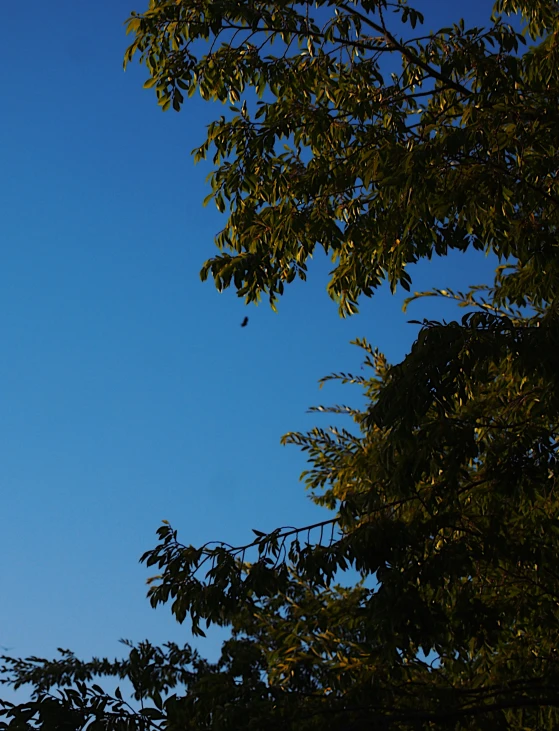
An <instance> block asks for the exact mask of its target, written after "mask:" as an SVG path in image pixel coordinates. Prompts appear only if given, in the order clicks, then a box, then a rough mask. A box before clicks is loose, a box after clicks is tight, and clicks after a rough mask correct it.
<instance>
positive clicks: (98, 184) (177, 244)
mask: <svg viewBox="0 0 559 731" xmlns="http://www.w3.org/2000/svg"><path fill="white" fill-rule="evenodd" d="M451 5H452V4H451V3H447V2H443V1H442V0H430V1H429V2H426V1H424V2H421V1H419V2H417V3H416V6H417V7H418V8H419V9H422V10H424V11H425V13H426V15H427V23H426V25H427V27H428V28H434V27H435V26H439V25H443V24H447V23H448V22H449V21H452V20H455V19H456V17H455V16H453V15H452V13H453V9H452V8H451V7H450V6H451ZM144 8H145V2H141V1H140V0H138V1H137V2H136V3H135V2H134V0H98V1H97V2H91V0H87V2H86V0H55V2H51V3H46V2H44V0H28V1H27V2H25V3H22V2H15V3H8V4H7V5H6V6H5V7H4V8H3V10H2V20H3V26H4V28H5V33H4V36H3V41H2V54H3V64H2V71H1V74H2V97H3V110H4V111H3V113H2V118H1V122H0V124H1V129H2V145H1V148H0V149H1V151H0V155H1V167H0V170H1V177H0V186H1V197H0V205H1V216H0V257H1V258H0V333H1V335H2V351H1V358H0V394H1V395H0V398H1V409H0V488H1V499H2V508H1V510H0V520H1V531H0V581H1V585H2V601H1V602H0V645H5V646H8V647H10V648H12V650H11V652H12V653H13V654H17V655H19V656H25V655H28V654H38V655H43V656H49V655H52V654H53V653H54V652H55V650H56V648H57V647H59V646H61V647H68V648H72V649H74V650H75V651H76V653H78V654H79V655H81V656H84V657H88V656H90V655H92V654H97V655H104V654H108V655H114V654H120V646H119V645H118V639H119V638H121V637H126V638H130V639H132V640H141V639H144V638H149V639H151V640H152V641H153V642H163V641H165V640H167V639H173V640H177V641H189V640H190V638H191V636H190V632H189V628H188V626H187V623H185V625H183V626H182V627H181V626H179V625H177V624H176V623H175V622H174V621H173V619H172V617H171V615H170V611H169V609H168V608H162V609H161V610H157V611H154V610H152V609H151V608H150V606H149V604H148V602H147V601H146V600H145V591H146V586H145V579H146V577H147V576H148V575H149V570H146V569H145V568H144V567H142V566H140V565H139V563H138V558H139V556H140V555H141V554H142V553H143V552H144V551H145V550H147V549H149V548H151V547H153V546H154V545H155V535H154V532H155V530H156V528H157V527H158V525H159V524H160V521H161V519H163V518H166V519H169V520H170V521H171V522H172V523H173V525H174V526H175V527H177V528H178V529H179V531H180V537H181V539H182V540H183V541H184V542H187V543H190V542H192V543H194V544H199V543H202V542H205V541H207V540H210V539H215V538H220V539H225V540H228V541H230V542H233V543H234V542H236V541H242V540H244V539H246V538H247V537H248V536H249V535H250V529H251V528H253V527H255V528H259V529H263V530H266V529H272V528H274V527H276V526H278V525H281V524H283V523H289V524H304V523H306V522H310V521H312V520H314V519H315V518H316V517H317V512H318V508H315V507H314V506H313V505H312V504H311V503H310V502H309V501H308V499H307V497H306V496H305V492H304V488H303V486H302V485H301V483H299V481H298V476H299V473H300V472H301V470H302V469H303V468H304V459H303V456H302V455H301V454H300V453H298V452H297V450H296V449H295V448H294V447H287V448H283V447H281V446H280V444H279V439H280V437H281V435H282V434H283V433H285V432H286V431H288V430H296V429H304V428H307V427H310V426H313V425H314V424H315V423H317V422H318V423H321V424H322V425H323V426H327V424H328V419H326V420H325V421H323V422H320V420H319V416H318V415H316V414H314V415H309V414H307V413H306V409H307V408H308V406H310V405H313V404H317V403H323V402H325V403H328V402H332V401H336V400H338V399H337V397H336V396H337V392H336V391H335V389H333V388H325V389H324V390H323V391H321V392H319V391H318V387H317V380H318V379H319V378H320V377H321V376H322V375H325V374H327V373H329V372H331V371H333V370H345V371H348V370H351V369H359V364H360V362H361V359H360V355H359V351H358V350H357V349H356V348H354V347H352V346H350V345H349V344H348V342H349V340H351V339H352V338H354V337H356V336H364V337H367V338H369V340H370V341H371V342H372V343H373V344H374V345H376V346H379V347H380V348H381V349H382V350H384V352H385V353H386V354H387V356H388V357H389V359H390V360H392V361H396V360H398V359H400V358H402V357H403V355H404V354H405V353H406V351H407V349H408V348H409V346H410V344H411V342H412V339H413V337H414V333H416V331H417V328H416V327H415V326H413V325H409V324H407V320H408V319H410V318H422V317H423V316H433V315H435V316H436V315H437V314H440V310H438V308H437V307H436V306H435V305H434V303H432V302H425V301H422V303H421V304H417V305H415V307H414V308H413V309H412V310H411V313H409V314H407V315H404V314H402V313H401V300H402V297H401V296H396V297H390V295H389V294H388V293H387V292H386V291H385V290H383V291H381V292H379V294H378V295H377V296H375V297H374V298H373V300H371V301H368V302H364V303H363V307H362V312H361V314H360V315H358V316H356V317H354V318H351V319H348V320H341V319H340V318H339V317H338V314H337V310H336V306H335V304H334V303H332V302H331V301H330V300H329V299H328V297H327V295H326V293H325V285H326V275H327V271H328V265H327V263H326V262H320V261H318V262H316V264H315V266H314V267H312V268H311V272H310V278H309V282H307V284H294V285H293V286H291V287H290V288H289V289H288V292H287V294H286V296H285V297H284V298H283V300H282V301H281V302H280V306H279V314H274V313H272V312H271V310H270V309H269V307H267V306H266V305H265V304H263V305H261V306H259V307H257V308H255V307H251V308H246V307H244V305H243V303H242V301H241V300H239V299H238V298H237V297H236V296H235V295H234V294H233V293H232V292H228V293H225V294H221V295H220V294H218V293H217V292H216V291H215V289H214V287H213V285H212V284H211V283H206V284H201V283H200V280H199V276H198V272H199V269H200V267H201V265H202V263H203V261H204V260H205V259H206V258H208V257H209V256H211V255H212V253H213V251H214V249H213V235H214V233H216V232H217V230H218V229H219V228H220V223H221V222H220V219H219V216H218V214H217V212H216V211H215V209H213V207H212V205H210V206H208V207H207V208H203V207H202V200H203V198H204V197H205V195H206V194H207V193H208V192H209V191H208V188H207V186H206V184H205V176H206V174H207V172H208V168H207V167H206V168H204V167H203V166H197V167H195V166H194V164H193V162H192V159H191V157H190V154H189V153H190V151H191V150H192V149H193V148H194V147H195V146H196V145H197V144H199V143H200V142H201V141H202V140H203V138H204V128H205V125H206V124H207V123H208V122H209V121H210V120H211V119H212V117H214V116H215V115H216V114H219V113H221V109H220V108H217V107H215V106H212V105H209V104H205V103H204V102H202V101H201V100H200V99H199V98H198V99H197V98H194V99H192V100H191V101H190V102H189V103H188V104H187V105H186V106H185V108H184V110H183V111H182V112H181V113H180V114H176V113H174V112H168V113H166V114H163V113H162V112H161V111H160V110H159V108H158V107H157V105H156V103H155V98H154V94H153V93H152V92H150V91H144V90H142V82H143V80H144V78H145V71H144V70H141V69H139V68H137V67H136V68H131V69H130V70H129V71H127V72H126V73H123V71H122V56H123V52H124V49H125V47H126V45H127V39H126V37H125V35H124V30H123V22H124V20H125V19H126V18H127V16H128V14H129V11H130V10H138V11H141V10H143V9H144ZM490 8H491V3H490V2H487V0H472V1H471V2H469V3H468V4H467V5H463V6H461V11H462V12H467V13H468V15H467V20H468V21H469V22H479V23H483V22H485V20H486V19H487V18H488V16H489V13H490ZM490 270H491V267H490V266H489V263H488V261H487V260H485V259H484V257H483V256H482V255H467V256H453V257H451V258H449V259H447V260H440V261H435V262H431V263H428V264H421V265H419V266H418V267H416V268H415V269H411V270H410V272H411V273H412V275H415V279H414V288H415V289H424V288H426V287H430V286H439V287H444V286H450V287H459V286H463V287H464V286H467V284H469V283H479V282H483V281H489V280H490V277H489V272H490ZM246 314H248V315H249V317H250V323H249V326H248V327H247V328H245V329H241V328H240V327H239V324H240V322H241V320H242V318H243V317H244V316H245V315H246ZM348 388H349V387H348ZM356 395H357V394H356ZM344 400H345V401H346V402H347V401H348V400H351V391H349V392H348V391H347V390H346V391H344ZM196 644H197V645H198V646H199V647H200V649H201V651H202V652H203V653H204V654H206V655H208V656H209V657H214V656H215V653H216V651H217V647H218V636H217V635H216V634H213V635H211V636H210V637H209V638H208V639H207V640H197V642H196Z"/></svg>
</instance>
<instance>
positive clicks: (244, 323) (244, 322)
mask: <svg viewBox="0 0 559 731" xmlns="http://www.w3.org/2000/svg"><path fill="white" fill-rule="evenodd" d="M247 325H248V317H245V319H244V320H243V321H242V322H241V327H246V326H247Z"/></svg>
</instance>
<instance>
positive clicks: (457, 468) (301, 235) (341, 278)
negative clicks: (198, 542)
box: [0, 0, 559, 731]
mask: <svg viewBox="0 0 559 731" xmlns="http://www.w3.org/2000/svg"><path fill="white" fill-rule="evenodd" d="M507 14H514V16H515V17H514V24H513V25H509V24H508V22H509V19H508V16H507ZM422 20H423V19H422V16H421V14H420V13H418V12H417V11H415V10H413V9H412V8H411V7H408V6H407V5H405V4H404V3H403V2H395V3H387V2H384V1H383V0H381V1H378V0H375V1H373V0H371V1H368V0H365V1H363V2H355V3H349V2H344V1H343V0H331V1H330V2H328V3H322V2H317V3H313V4H308V5H306V4H304V3H301V4H293V3H290V2H284V0H275V2H259V1H258V0H254V1H252V0H249V1H248V2H242V3H241V2H238V0H221V1H220V2H215V1H212V2H210V1H209V0H207V1H206V0H197V1H196V2H194V0H177V1H176V2H175V1H174V0H173V1H171V0H151V2H150V6H149V9H148V10H147V11H146V12H145V13H142V14H134V15H133V16H132V17H131V18H130V19H129V21H128V30H129V31H130V32H131V34H132V45H131V46H130V49H129V50H128V52H127V61H128V62H130V61H131V60H132V59H133V58H135V57H137V55H138V54H139V55H140V58H141V60H142V61H143V62H144V63H145V64H146V66H147V68H148V71H149V73H150V79H149V81H148V82H147V84H146V86H148V87H155V90H156V93H157V96H158V99H159V103H160V104H161V105H162V107H163V109H166V108H169V107H173V108H174V109H176V110H180V109H181V107H182V105H183V104H187V100H186V99H185V97H187V96H188V95H189V94H191V93H195V92H196V91H199V92H200V93H201V94H202V96H203V97H204V98H206V99H208V100H212V99H213V100H221V101H224V102H225V101H227V100H229V101H230V102H231V103H232V104H233V107H231V109H230V111H229V113H227V114H226V115H225V116H223V117H221V118H219V119H217V120H216V121H215V122H214V123H213V124H211V125H210V127H209V129H208V139H207V141H206V142H205V143H204V144H202V146H201V147H200V148H199V149H198V150H197V151H196V153H195V155H196V157H197V158H202V157H205V156H207V155H211V156H212V159H213V161H214V166H215V167H214V172H213V173H212V175H211V186H212V197H213V198H214V200H215V202H216V204H217V206H218V208H219V209H220V210H222V211H223V212H224V213H225V215H226V223H225V226H224V228H223V230H222V231H221V232H220V233H219V234H218V236H217V238H216V243H217V246H218V247H219V249H220V251H219V253H218V254H217V255H216V256H215V257H214V258H212V259H211V260H210V261H208V262H207V263H206V264H205V265H204V267H203V269H202V276H203V277H209V276H211V277H213V279H214V281H215V283H216V286H217V287H218V288H220V289H222V288H224V287H229V286H232V287H233V288H234V289H236V291H237V292H238V294H239V295H240V296H242V297H245V298H246V299H247V301H249V302H250V301H256V300H258V299H259V298H260V297H261V296H262V295H265V296H267V297H268V298H269V299H270V301H271V303H272V305H274V303H275V302H276V301H277V299H278V296H279V295H281V293H282V292H283V289H284V287H285V286H286V285H287V284H288V283H290V282H291V281H293V279H294V278H295V277H297V276H299V277H301V278H303V279H304V278H305V273H306V270H307V265H308V263H309V259H310V258H311V256H312V253H313V251H314V249H315V247H317V246H318V247H321V248H322V249H324V251H326V253H327V254H328V255H329V256H331V258H332V261H333V270H332V276H331V280H330V282H329V285H328V286H329V292H330V294H331V295H332V297H333V298H334V299H335V300H336V301H337V303H338V305H339V310H340V313H341V314H342V315H344V316H345V315H349V314H352V313H353V312H355V311H356V309H357V304H358V301H359V299H360V298H362V297H363V296H369V295H372V294H373V293H374V290H375V288H376V287H378V286H379V284H380V283H381V282H382V281H384V280H388V281H389V282H390V283H391V285H392V286H393V287H396V286H398V284H400V285H402V286H404V287H405V288H408V289H409V288H410V286H411V279H410V276H409V272H408V269H407V268H406V267H407V265H409V264H412V263H414V262H416V261H418V260H419V259H422V258H431V257H432V256H434V255H439V256H443V255H445V254H446V253H447V252H448V251H449V250H451V249H458V250H466V249H468V248H474V249H480V250H484V251H487V252H491V253H494V254H496V255H497V256H498V257H499V259H500V261H501V265H500V266H499V268H498V269H497V271H496V275H495V282H494V283H493V284H492V285H491V286H481V285H479V286H475V285H476V283H472V284H473V285H474V286H473V287H472V289H471V290H470V291H468V292H464V293H460V292H452V291H450V290H448V289H438V290H434V291H432V292H425V293H420V294H419V295H417V296H432V297H439V298H442V299H451V300H454V301H455V302H456V303H457V304H458V305H460V306H462V307H463V308H464V310H463V311H464V313H465V314H464V316H463V317H462V318H461V319H459V320H457V321H455V322H449V323H446V322H424V323H423V326H422V328H421V330H420V333H419V335H418V338H417V340H416V341H415V343H414V344H413V346H412V348H411V350H410V353H409V355H408V356H407V357H406V358H405V359H404V360H403V361H402V362H401V363H399V364H397V365H390V364H389V363H387V361H386V359H385V358H384V356H383V355H382V354H380V353H378V352H377V351H376V350H375V349H374V348H373V347H371V346H370V345H369V344H368V343H367V342H366V341H364V340H359V341H357V345H358V346H359V347H361V348H362V350H363V358H364V367H363V370H362V371H361V372H360V374H359V375H351V374H345V373H341V374H334V375H333V376H331V377H330V378H334V379H337V380H341V381H342V382H344V383H349V384H353V385H354V386H355V385H357V386H358V387H359V388H360V389H361V390H362V395H363V397H364V404H365V405H364V406H362V407H360V408H353V407H347V406H336V407H332V408H330V409H328V408H325V407H319V408H318V409H317V410H319V411H328V412H330V413H332V414H335V417H334V418H335V420H336V422H337V423H336V426H334V427H332V428H331V429H330V430H325V429H319V428H317V429H313V430H311V431H310V432H308V433H291V434H288V435H286V436H285V438H284V440H285V441H286V442H287V443H291V444H295V445H297V446H299V447H300V448H302V449H303V450H305V451H306V453H307V454H308V457H309V468H308V471H307V472H306V473H305V475H304V479H305V481H306V484H307V487H308V488H309V490H310V492H311V495H312V497H313V499H314V500H315V501H316V502H317V503H318V504H320V505H323V506H324V507H325V508H327V509H328V510H329V511H330V512H329V513H328V516H327V517H326V518H325V520H324V521H323V522H322V523H319V524H317V525H315V526H296V527H294V528H281V527H278V529H277V530H276V531H274V532H272V533H271V534H263V533H260V532H258V531H255V535H254V536H252V537H249V538H248V539H247V544H246V545H245V546H240V547H234V546H228V545H226V544H223V543H220V542H218V543H210V544H206V545H205V546H202V547H195V546H187V545H183V544H181V543H180V542H179V539H178V536H177V533H176V532H175V531H174V530H173V528H172V527H171V526H170V525H169V524H164V525H163V526H162V527H161V528H160V529H159V531H158V533H159V543H158V545H157V546H156V547H155V548H154V549H153V550H151V551H148V552H147V553H146V554H145V555H144V557H143V560H144V561H145V562H146V563H147V565H148V566H153V567H157V570H158V571H159V574H158V575H157V576H155V577H154V578H153V579H152V581H151V586H150V590H149V596H150V600H151V602H152V604H153V605H154V606H156V605H158V604H161V603H167V602H170V603H171V609H172V611H173V613H174V614H175V616H176V618H177V619H178V620H179V621H183V620H185V619H189V620H190V621H191V622H192V626H193V628H194V631H195V632H199V633H201V632H202V631H203V630H202V627H203V626H205V625H206V624H210V623H217V624H220V625H225V626H229V627H231V628H232V632H233V635H232V638H231V640H229V641H228V642H226V643H225V644H224V646H223V650H222V657H221V659H220V660H219V661H218V662H217V663H216V664H209V663H206V662H205V661H203V660H201V659H200V658H199V657H198V656H197V655H196V654H195V653H193V652H192V651H191V650H190V649H189V648H185V649H184V650H181V649H179V648H177V647H175V646H168V647H166V648H160V649H158V648H153V647H151V645H149V644H148V643H144V644H142V645H140V646H138V647H132V648H131V653H130V658H129V660H127V661H123V662H120V663H116V662H115V663H108V662H107V661H102V660H95V661H93V662H92V663H85V664H84V663H80V662H79V661H78V660H77V659H76V658H74V656H73V655H71V654H68V653H65V654H63V655H62V656H61V658H60V659H59V660H57V661H52V662H51V661H47V660H41V659H37V658H31V659H29V660H27V661H25V660H13V659H9V658H7V659H5V675H6V677H7V679H8V680H9V682H11V683H13V684H16V685H18V684H22V683H27V682H30V683H31V684H32V685H33V687H34V688H35V696H34V700H33V701H32V702H30V703H29V704H27V705H23V706H14V707H11V706H9V705H8V706H6V711H5V717H4V718H5V720H4V722H2V721H0V728H10V729H12V731H19V730H20V729H27V728H29V727H30V726H32V727H37V726H38V727H40V728H43V729H45V731H46V730H47V729H50V728H55V727H56V728H59V727H60V724H59V725H56V724H57V723H58V722H56V723H55V722H54V721H53V720H52V719H53V717H54V718H58V716H57V715H56V714H58V713H63V714H65V715H64V718H65V719H66V721H65V724H66V725H65V727H66V728H68V729H74V728H76V729H77V728H81V727H83V726H84V725H85V724H86V723H87V722H92V723H93V725H94V726H98V727H99V728H101V727H102V728H115V729H117V728H125V727H126V728H144V727H145V728H148V727H151V726H157V727H165V728H169V729H175V728H176V729H179V728H180V729H193V730H194V729H196V730H198V729H200V730H201V729H208V730H209V729H212V730H215V731H222V730H223V731H225V730H227V731H229V730H231V731H232V730H233V729H235V730H236V731H237V730H239V729H247V730H248V729H255V730H256V729H276V728H277V729H286V728H287V729H293V730H294V731H307V729H309V730H311V729H319V728H320V729H321V730H324V729H326V730H328V731H329V730H332V731H334V730H336V731H338V730H339V731H341V730H342V729H344V731H345V730H346V729H352V730H359V731H360V730H361V729H363V730H365V729H376V728H379V729H388V728H390V729H423V728H426V729H427V728H428V729H457V730H458V729H485V728H487V729H489V728H490V729H492V730H494V729H518V730H520V729H554V728H557V727H558V726H559V667H558V664H559V658H558V655H557V646H558V641H559V631H558V627H559V623H558V620H559V610H558V601H559V558H558V553H559V552H558V550H557V548H558V536H559V496H558V493H557V435H558V423H557V420H558V414H559V388H558V386H559V384H558V379H559V322H558V313H557V287H558V285H559V268H558V261H559V257H558V244H557V224H558V221H559V183H558V180H557V171H558V169H559V155H558V148H557V144H558V140H559V113H558V109H559V105H558V101H559V97H558V91H559V88H558V84H559V82H558V78H557V68H558V61H559V11H558V6H557V3H556V2H552V1H551V0H531V1H530V2H528V1H526V2H514V1H513V0H510V1H509V2H507V1H506V0H501V1H500V2H498V3H497V4H496V6H495V9H494V14H493V18H492V20H491V21H489V19H488V25H487V26H486V27H485V28H474V29H469V28H467V27H465V26H464V24H463V23H461V22H459V21H458V19H457V24H456V25H455V26H453V27H451V28H446V29H442V30H440V31H438V32H436V33H432V34H426V33H425V31H424V30H423V27H422ZM519 23H520V25H523V27H524V32H523V33H521V32H519V31H518V30H515V28H518V27H519ZM443 286H444V282H442V283H441V287H443ZM326 380H328V379H326ZM362 401H363V399H362ZM348 569H352V572H353V573H351V574H350V576H352V577H354V576H355V575H356V573H355V572H357V575H358V576H360V577H361V581H360V582H358V583H357V584H356V583H355V582H353V583H352V584H351V585H349V586H347V587H345V588H344V586H343V584H344V572H346V571H347V570H348ZM337 581H339V582H340V584H342V585H341V586H336V582H337ZM346 583H347V582H346ZM95 675H106V676H116V677H121V678H127V679H129V680H131V682H132V685H133V687H134V689H135V693H136V699H137V700H138V701H140V700H141V701H142V704H143V707H142V708H141V709H140V710H138V709H137V707H136V706H134V704H132V705H131V706H127V705H126V703H125V701H123V700H121V699H120V698H119V697H118V696H112V697H110V696H108V695H107V694H106V693H105V691H103V690H102V689H101V688H100V687H99V686H96V685H91V681H92V680H93V679H94V676H95ZM58 685H63V686H68V688H67V689H66V690H64V691H63V692H62V695H56V693H55V694H54V695H51V694H52V693H53V691H54V688H56V687H57V686H58ZM53 704H54V705H53ZM53 708H54V711H53ZM49 714H50V715H49ZM53 714H54V716H53ZM3 724H4V725H3ZM63 725H64V724H63Z"/></svg>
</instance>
